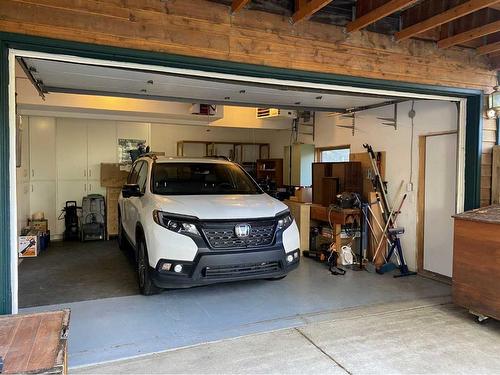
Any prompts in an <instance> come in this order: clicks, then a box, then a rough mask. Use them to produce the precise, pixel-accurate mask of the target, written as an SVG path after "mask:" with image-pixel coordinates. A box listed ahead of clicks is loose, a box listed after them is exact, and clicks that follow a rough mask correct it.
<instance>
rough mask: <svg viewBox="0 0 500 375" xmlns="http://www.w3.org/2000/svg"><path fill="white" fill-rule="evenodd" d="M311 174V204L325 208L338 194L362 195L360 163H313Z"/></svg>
mask: <svg viewBox="0 0 500 375" xmlns="http://www.w3.org/2000/svg"><path fill="white" fill-rule="evenodd" d="M312 174H313V176H312V177H313V203H316V204H321V205H324V206H327V205H329V204H330V203H332V202H333V200H334V199H335V195H336V194H338V193H342V192H344V191H348V192H353V193H359V194H362V193H363V178H362V174H361V162H357V161H355V162H340V163H313V168H312ZM332 199H333V200H332Z"/></svg>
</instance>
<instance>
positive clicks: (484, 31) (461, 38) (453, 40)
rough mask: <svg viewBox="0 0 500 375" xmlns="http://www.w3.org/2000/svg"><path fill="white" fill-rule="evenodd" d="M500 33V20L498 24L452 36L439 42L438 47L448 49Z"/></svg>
mask: <svg viewBox="0 0 500 375" xmlns="http://www.w3.org/2000/svg"><path fill="white" fill-rule="evenodd" d="M499 31H500V20H499V21H496V22H491V23H487V24H486V25H483V26H479V27H475V28H473V29H471V30H467V31H464V32H463V33H458V34H455V35H452V36H450V37H448V38H445V39H441V40H440V41H438V43H437V45H438V47H439V48H448V47H451V46H455V45H457V44H461V43H465V42H468V41H470V40H474V39H477V38H481V37H482V36H485V35H489V34H493V33H496V32H499Z"/></svg>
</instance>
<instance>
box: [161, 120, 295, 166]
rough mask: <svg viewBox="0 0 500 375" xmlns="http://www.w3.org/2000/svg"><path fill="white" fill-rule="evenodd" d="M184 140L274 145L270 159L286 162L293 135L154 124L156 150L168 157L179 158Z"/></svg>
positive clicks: (287, 132)
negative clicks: (286, 152) (178, 147)
mask: <svg viewBox="0 0 500 375" xmlns="http://www.w3.org/2000/svg"><path fill="white" fill-rule="evenodd" d="M183 140H185V141H219V142H222V141H225V142H248V143H253V142H255V143H270V145H271V155H270V156H271V157H272V158H283V147H284V146H285V145H287V144H288V143H289V142H290V131H286V130H267V129H239V128H226V127H214V126H201V125H192V126H188V125H169V124H151V149H152V150H154V151H163V152H165V155H167V156H176V155H177V142H178V141H183Z"/></svg>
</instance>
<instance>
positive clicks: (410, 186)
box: [406, 182, 413, 193]
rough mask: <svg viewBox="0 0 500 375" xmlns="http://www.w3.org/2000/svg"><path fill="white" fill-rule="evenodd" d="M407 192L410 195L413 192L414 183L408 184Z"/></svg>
mask: <svg viewBox="0 0 500 375" xmlns="http://www.w3.org/2000/svg"><path fill="white" fill-rule="evenodd" d="M406 191H407V192H408V193H409V192H411V191H413V182H408V183H407V184H406Z"/></svg>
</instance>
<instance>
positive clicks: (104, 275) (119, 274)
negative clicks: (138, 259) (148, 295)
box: [19, 241, 138, 307]
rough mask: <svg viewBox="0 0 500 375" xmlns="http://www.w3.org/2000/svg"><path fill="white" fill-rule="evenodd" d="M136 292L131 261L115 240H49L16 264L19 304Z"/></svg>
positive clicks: (84, 299) (60, 301)
mask: <svg viewBox="0 0 500 375" xmlns="http://www.w3.org/2000/svg"><path fill="white" fill-rule="evenodd" d="M137 293H138V289H137V279H136V273H135V270H134V266H133V262H132V261H131V260H130V259H129V258H127V256H125V254H124V253H123V252H121V251H120V249H119V248H118V245H117V243H116V241H92V242H77V241H75V242H63V241H53V242H51V243H50V246H49V248H48V249H47V250H45V251H43V252H42V253H41V254H40V255H39V256H38V257H36V258H25V259H23V261H22V262H21V264H20V265H19V306H20V307H31V306H44V305H53V304H58V303H67V302H76V301H88V300H95V299H100V298H108V297H120V296H130V295H134V294H137Z"/></svg>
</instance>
